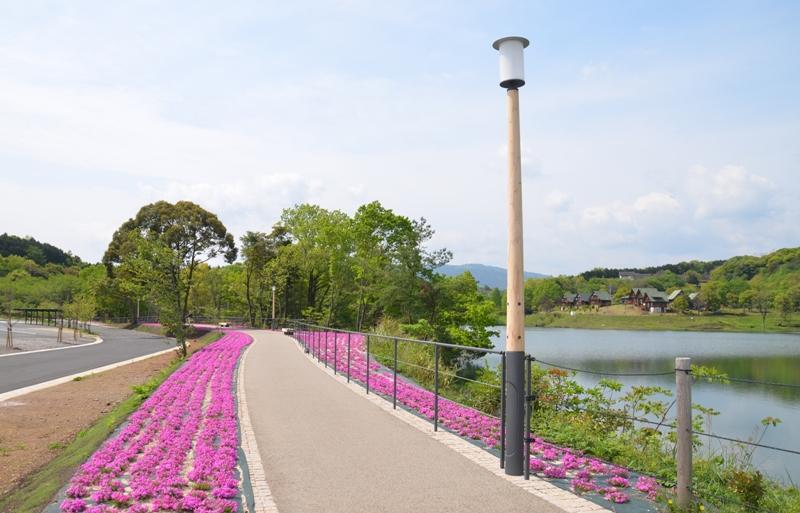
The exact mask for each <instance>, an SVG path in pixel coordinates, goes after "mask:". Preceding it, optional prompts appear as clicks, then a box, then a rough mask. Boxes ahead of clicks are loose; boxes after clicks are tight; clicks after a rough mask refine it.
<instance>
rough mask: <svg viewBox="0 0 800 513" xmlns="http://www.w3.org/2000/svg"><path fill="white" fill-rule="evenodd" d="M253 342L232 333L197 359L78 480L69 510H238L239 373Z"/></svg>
mask: <svg viewBox="0 0 800 513" xmlns="http://www.w3.org/2000/svg"><path fill="white" fill-rule="evenodd" d="M250 342H251V339H250V337H248V336H247V335H245V334H243V333H237V332H232V333H228V334H227V335H225V336H224V337H223V338H221V339H220V340H218V341H217V342H214V343H213V344H210V345H209V346H207V347H205V348H204V349H202V350H200V351H198V352H197V353H195V354H194V355H192V357H191V358H189V360H188V361H187V362H186V363H185V364H184V365H182V366H181V367H180V368H179V369H178V370H176V371H175V372H174V373H173V374H172V375H171V376H170V377H169V378H167V379H166V380H165V381H164V382H163V383H162V384H161V386H160V387H158V389H157V390H156V391H155V392H153V394H152V395H151V396H150V397H149V398H148V399H147V400H146V401H145V402H144V403H142V405H141V406H140V407H139V409H138V410H136V411H135V412H134V413H133V414H132V415H131V416H130V418H129V419H128V424H127V425H126V426H125V427H124V428H123V429H122V430H121V431H120V432H119V434H118V435H117V436H116V437H115V438H113V439H109V440H108V441H106V442H105V443H104V444H103V445H102V446H101V447H100V449H98V450H97V452H95V453H94V454H93V455H92V457H91V458H89V460H88V461H87V462H86V463H84V464H83V465H82V466H81V467H80V469H79V470H78V472H77V473H76V474H75V475H74V476H73V478H72V480H71V481H70V484H69V487H68V488H67V496H68V497H69V498H68V499H66V500H64V501H63V502H62V503H61V511H62V512H63V513H118V512H120V513H121V512H125V513H151V512H160V511H164V512H166V511H175V512H177V511H193V512H196V513H235V512H236V511H237V509H238V503H237V502H236V501H235V500H233V499H234V498H235V497H236V496H237V495H238V493H239V481H238V478H237V474H236V461H237V458H236V451H237V448H238V446H239V441H238V435H237V419H236V401H235V398H234V394H233V376H234V370H235V368H236V362H237V360H238V358H239V355H240V353H241V352H242V349H243V348H244V347H245V346H247V345H248V344H249V343H250Z"/></svg>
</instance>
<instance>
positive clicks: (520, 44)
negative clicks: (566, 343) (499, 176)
mask: <svg viewBox="0 0 800 513" xmlns="http://www.w3.org/2000/svg"><path fill="white" fill-rule="evenodd" d="M528 44H529V41H528V40H527V39H525V38H524V37H516V36H512V37H504V38H501V39H498V40H497V41H495V42H494V44H492V47H494V49H495V50H498V51H499V52H500V87H503V88H505V89H506V90H507V98H508V100H507V105H508V281H507V288H506V296H507V298H508V299H507V303H506V369H505V370H506V383H505V387H506V388H505V393H506V425H505V436H506V439H505V458H506V459H505V465H504V466H505V471H506V474H508V475H512V476H521V475H522V474H523V465H524V464H525V462H524V461H523V460H524V457H523V455H524V444H525V437H527V433H523V431H524V429H523V426H524V410H525V372H524V370H525V290H524V282H523V263H522V159H521V156H520V143H519V88H520V87H522V86H523V85H525V69H524V65H523V57H522V54H523V50H524V48H526V47H527V46H528Z"/></svg>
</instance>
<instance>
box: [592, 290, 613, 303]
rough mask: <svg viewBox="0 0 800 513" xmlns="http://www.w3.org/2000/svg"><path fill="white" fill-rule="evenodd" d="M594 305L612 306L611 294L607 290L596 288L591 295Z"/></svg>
mask: <svg viewBox="0 0 800 513" xmlns="http://www.w3.org/2000/svg"><path fill="white" fill-rule="evenodd" d="M589 304H591V305H592V306H611V294H609V293H608V292H606V291H605V290H595V291H594V292H592V295H591V296H590V297H589Z"/></svg>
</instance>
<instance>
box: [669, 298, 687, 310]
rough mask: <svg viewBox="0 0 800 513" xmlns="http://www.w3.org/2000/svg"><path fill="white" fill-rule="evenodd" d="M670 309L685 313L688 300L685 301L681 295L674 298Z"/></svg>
mask: <svg viewBox="0 0 800 513" xmlns="http://www.w3.org/2000/svg"><path fill="white" fill-rule="evenodd" d="M670 307H671V308H672V310H674V311H676V312H679V313H685V312H686V311H687V310H688V309H689V300H688V299H686V296H685V295H683V294H681V295H680V296H678V297H676V298H675V300H674V301H673V302H672V305H671V306H670Z"/></svg>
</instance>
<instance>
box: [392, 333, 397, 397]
mask: <svg viewBox="0 0 800 513" xmlns="http://www.w3.org/2000/svg"><path fill="white" fill-rule="evenodd" d="M392 371H393V373H394V376H393V378H394V383H393V385H392V409H395V410H396V409H397V339H394V366H393V367H392Z"/></svg>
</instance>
